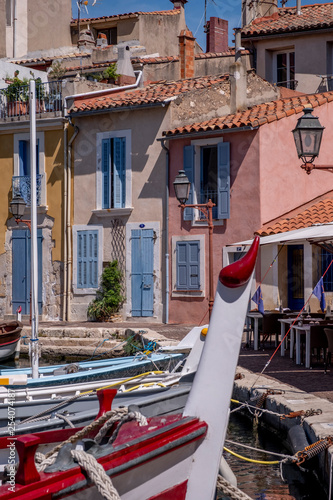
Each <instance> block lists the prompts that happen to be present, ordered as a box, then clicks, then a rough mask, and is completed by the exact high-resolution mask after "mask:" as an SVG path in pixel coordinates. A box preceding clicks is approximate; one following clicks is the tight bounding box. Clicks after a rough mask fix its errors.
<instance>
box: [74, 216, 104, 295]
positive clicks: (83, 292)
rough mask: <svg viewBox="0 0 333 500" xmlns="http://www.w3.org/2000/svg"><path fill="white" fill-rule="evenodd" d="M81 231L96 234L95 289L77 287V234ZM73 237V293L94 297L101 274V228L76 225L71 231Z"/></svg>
mask: <svg viewBox="0 0 333 500" xmlns="http://www.w3.org/2000/svg"><path fill="white" fill-rule="evenodd" d="M81 231H87V232H88V231H97V232H98V263H97V269H98V271H97V273H98V280H97V282H98V283H97V286H96V287H86V288H81V287H79V286H78V254H77V252H78V241H77V238H78V233H79V232H81ZM72 235H73V283H72V287H73V293H74V294H76V295H95V294H96V291H97V289H98V286H99V280H100V276H101V274H102V272H103V226H90V225H83V224H78V225H74V226H73V229H72Z"/></svg>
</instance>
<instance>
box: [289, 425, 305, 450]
mask: <svg viewBox="0 0 333 500" xmlns="http://www.w3.org/2000/svg"><path fill="white" fill-rule="evenodd" d="M288 442H289V443H290V445H291V451H292V453H293V455H294V454H295V453H297V452H298V451H302V450H304V449H305V448H306V447H307V446H309V441H308V439H307V437H306V434H305V431H304V428H303V427H302V426H301V425H294V426H293V427H291V428H290V429H289V431H288Z"/></svg>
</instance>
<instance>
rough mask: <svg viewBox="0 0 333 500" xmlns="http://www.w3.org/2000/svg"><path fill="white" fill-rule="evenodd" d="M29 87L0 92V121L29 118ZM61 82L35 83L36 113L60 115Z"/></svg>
mask: <svg viewBox="0 0 333 500" xmlns="http://www.w3.org/2000/svg"><path fill="white" fill-rule="evenodd" d="M29 108H30V103H29V85H24V86H21V87H17V88H16V89H12V90H11V92H10V95H9V92H8V90H6V89H2V90H0V119H2V120H6V119H15V120H17V119H18V120H19V119H20V118H21V117H24V116H29ZM62 109H63V104H62V82H61V81H56V82H47V83H36V113H37V115H41V114H43V113H51V112H52V113H56V114H62Z"/></svg>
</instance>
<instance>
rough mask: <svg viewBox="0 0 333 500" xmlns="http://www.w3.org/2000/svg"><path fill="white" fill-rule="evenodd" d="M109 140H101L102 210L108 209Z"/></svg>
mask: <svg viewBox="0 0 333 500" xmlns="http://www.w3.org/2000/svg"><path fill="white" fill-rule="evenodd" d="M110 163H111V159H110V139H103V140H102V208H111V207H110V204H111V203H110Z"/></svg>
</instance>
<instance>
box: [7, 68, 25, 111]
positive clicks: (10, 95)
mask: <svg viewBox="0 0 333 500" xmlns="http://www.w3.org/2000/svg"><path fill="white" fill-rule="evenodd" d="M18 74H19V71H15V73H14V78H9V77H6V78H5V81H6V83H8V86H7V88H6V89H5V90H4V94H5V96H6V97H7V112H8V116H15V115H24V114H26V112H27V102H28V99H29V88H28V83H29V80H28V79H27V78H23V80H21V79H20V78H19V77H18Z"/></svg>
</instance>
